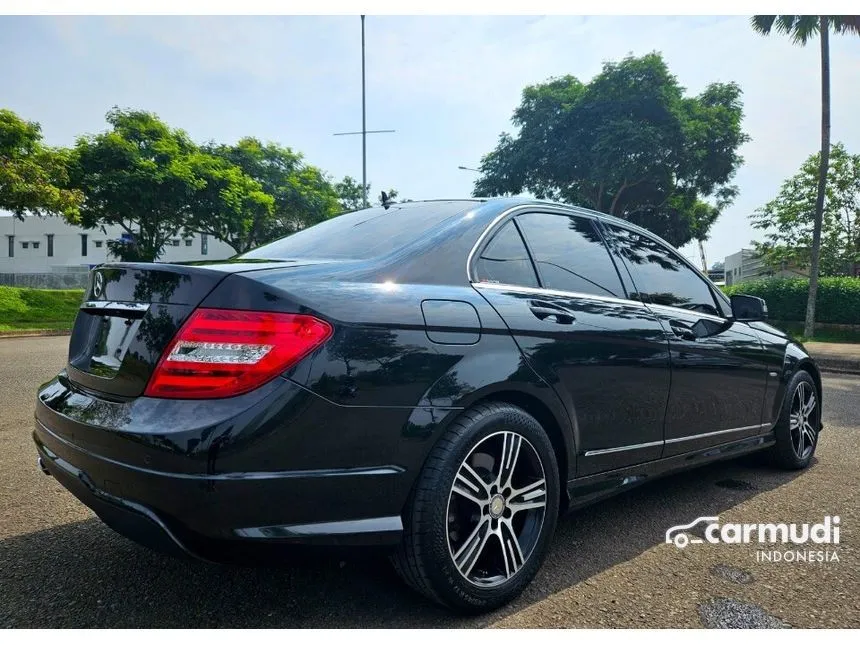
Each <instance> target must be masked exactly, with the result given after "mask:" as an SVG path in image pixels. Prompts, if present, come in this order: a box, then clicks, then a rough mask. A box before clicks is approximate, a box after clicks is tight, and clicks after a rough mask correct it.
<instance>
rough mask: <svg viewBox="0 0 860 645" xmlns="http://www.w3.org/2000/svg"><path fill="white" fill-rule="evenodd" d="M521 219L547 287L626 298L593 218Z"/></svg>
mask: <svg viewBox="0 0 860 645" xmlns="http://www.w3.org/2000/svg"><path fill="white" fill-rule="evenodd" d="M517 222H518V223H519V225H520V226H521V227H522V230H523V235H524V236H525V238H526V241H527V242H528V245H529V249H530V250H531V252H532V256H533V257H534V259H535V262H536V263H537V268H538V273H539V274H540V278H541V281H542V282H543V286H544V287H545V288H547V289H558V290H561V291H574V292H577V293H588V294H593V295H597V296H612V297H615V298H625V297H626V295H625V293H624V288H623V287H622V286H621V279H620V278H619V277H618V271H616V269H615V264H614V263H613V262H612V258H611V257H610V255H609V250H608V249H607V248H606V245H605V244H604V243H603V239H602V238H601V237H600V234H599V233H598V232H597V229H596V228H595V227H594V224H593V223H592V221H591V220H590V219H588V218H585V217H575V216H570V215H554V214H550V213H528V214H526V215H521V216H520V217H518V218H517Z"/></svg>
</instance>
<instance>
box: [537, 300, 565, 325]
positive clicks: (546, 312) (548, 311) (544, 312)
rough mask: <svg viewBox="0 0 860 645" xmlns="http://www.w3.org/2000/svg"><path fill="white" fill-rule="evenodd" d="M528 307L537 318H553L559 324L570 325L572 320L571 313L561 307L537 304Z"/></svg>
mask: <svg viewBox="0 0 860 645" xmlns="http://www.w3.org/2000/svg"><path fill="white" fill-rule="evenodd" d="M529 309H530V310H531V312H532V313H533V314H534V315H535V317H536V318H538V319H539V320H545V319H547V318H555V321H556V322H557V323H559V324H560V325H571V324H573V321H574V317H573V314H571V313H568V312H566V311H564V310H563V309H556V308H554V307H541V306H538V305H531V306H530V307H529Z"/></svg>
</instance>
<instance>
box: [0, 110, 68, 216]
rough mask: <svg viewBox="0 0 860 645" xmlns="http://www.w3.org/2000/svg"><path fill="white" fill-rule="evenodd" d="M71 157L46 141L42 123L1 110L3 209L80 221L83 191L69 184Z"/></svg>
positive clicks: (0, 193)
mask: <svg viewBox="0 0 860 645" xmlns="http://www.w3.org/2000/svg"><path fill="white" fill-rule="evenodd" d="M69 156H70V153H69V151H68V150H65V149H62V148H51V147H48V146H45V145H43V144H42V130H41V128H40V127H39V124H38V123H33V122H30V121H24V120H23V119H21V118H20V117H18V115H16V114H15V113H14V112H12V111H10V110H0V209H4V210H8V211H11V212H12V214H13V215H15V216H16V217H18V218H19V219H23V218H24V216H25V215H26V214H28V213H29V214H31V215H62V216H64V217H66V218H67V219H68V220H69V221H72V222H74V221H76V220H77V217H78V207H79V205H80V202H81V193H80V191H78V190H74V189H69V188H68V187H67V184H68V163H69Z"/></svg>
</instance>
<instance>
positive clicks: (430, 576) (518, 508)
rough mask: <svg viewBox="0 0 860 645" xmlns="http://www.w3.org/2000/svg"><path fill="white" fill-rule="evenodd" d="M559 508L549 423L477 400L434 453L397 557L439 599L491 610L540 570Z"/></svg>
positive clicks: (408, 575) (412, 580) (404, 572)
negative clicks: (545, 425) (479, 402)
mask: <svg viewBox="0 0 860 645" xmlns="http://www.w3.org/2000/svg"><path fill="white" fill-rule="evenodd" d="M558 507H559V470H558V463H557V461H556V450H555V448H554V447H553V444H552V442H551V441H550V439H549V437H548V436H547V434H546V431H545V430H544V429H543V428H542V427H541V425H540V423H538V422H537V420H536V419H535V418H534V417H533V416H531V415H530V414H528V413H527V412H526V411H525V410H523V409H521V408H518V407H516V406H514V405H511V404H509V403H502V402H491V403H481V404H478V405H475V406H473V407H471V408H469V409H468V410H466V411H465V412H463V413H462V414H461V415H460V417H458V418H457V420H455V421H454V422H452V423H451V425H450V426H449V428H448V430H446V432H445V434H444V435H443V436H442V437H441V438H440V439H439V440H438V441H437V442H436V444H435V446H434V447H433V450H432V451H431V453H430V456H429V457H428V458H427V461H426V462H425V464H424V468H423V469H422V471H421V474H420V475H419V477H418V482H417V483H416V485H415V489H414V492H413V494H412V497H411V500H410V503H409V509H408V511H407V513H405V515H404V517H403V529H404V531H403V534H404V535H403V541H402V543H401V547H400V549H398V551H397V552H396V554H395V555H394V557H393V561H394V565H395V567H396V568H397V570H398V572H399V573H400V575H401V576H403V578H404V579H405V580H406V582H408V583H409V584H410V585H412V586H413V587H415V588H416V589H417V590H418V591H420V592H422V593H423V594H425V595H426V596H428V597H429V598H432V599H433V600H436V601H438V602H442V603H444V604H446V605H448V606H449V607H452V608H455V609H458V610H460V611H466V612H481V611H489V610H491V609H494V608H496V607H500V606H502V605H504V604H506V603H508V602H510V601H511V600H512V599H513V598H515V597H516V596H517V595H519V594H520V593H521V592H522V590H523V589H525V587H526V585H528V584H529V582H531V580H532V578H534V576H535V574H536V573H537V570H538V569H539V568H540V565H541V563H542V562H543V559H544V557H545V556H546V553H547V550H548V549H549V543H550V539H551V538H552V534H553V531H554V530H555V523H556V520H557V519H558V510H559V509H558Z"/></svg>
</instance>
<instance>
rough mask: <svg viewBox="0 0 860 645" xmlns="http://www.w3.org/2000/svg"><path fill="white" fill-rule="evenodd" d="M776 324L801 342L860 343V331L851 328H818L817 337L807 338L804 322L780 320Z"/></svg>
mask: <svg viewBox="0 0 860 645" xmlns="http://www.w3.org/2000/svg"><path fill="white" fill-rule="evenodd" d="M775 324H776V326H777V327H779V328H780V329H782V330H783V331H786V332H788V333H789V334H791V335H792V336H794V337H795V338H796V339H797V340H799V341H800V342H801V343H806V342H816V343H860V332H858V331H853V330H851V329H816V330H815V337H814V338H807V337H806V336H804V335H803V323H799V322H798V323H791V322H780V323H775Z"/></svg>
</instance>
